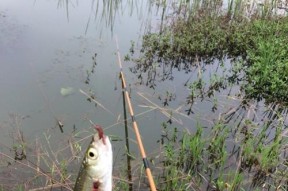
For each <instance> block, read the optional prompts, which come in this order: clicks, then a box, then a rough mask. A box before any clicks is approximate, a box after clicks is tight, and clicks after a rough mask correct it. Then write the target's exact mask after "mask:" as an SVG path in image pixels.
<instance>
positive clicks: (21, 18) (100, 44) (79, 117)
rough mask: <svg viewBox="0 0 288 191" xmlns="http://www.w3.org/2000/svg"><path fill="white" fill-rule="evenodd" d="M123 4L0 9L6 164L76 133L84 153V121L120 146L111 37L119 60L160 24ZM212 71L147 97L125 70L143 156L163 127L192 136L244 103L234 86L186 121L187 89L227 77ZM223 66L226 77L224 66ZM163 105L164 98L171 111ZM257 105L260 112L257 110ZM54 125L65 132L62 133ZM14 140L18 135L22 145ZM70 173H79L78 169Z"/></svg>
mask: <svg viewBox="0 0 288 191" xmlns="http://www.w3.org/2000/svg"><path fill="white" fill-rule="evenodd" d="M129 2H130V1H128V2H125V3H121V5H120V6H119V8H118V9H114V10H112V12H109V9H106V8H105V6H104V5H103V4H101V3H100V5H98V9H97V5H96V2H95V1H93V0H91V1H85V2H84V1H81V2H80V1H76V0H75V1H64V0H63V1H61V0H59V1H56V0H54V1H53V0H38V1H34V0H25V1H17V0H1V1H0V89H1V91H0V97H1V100H0V131H1V133H0V145H1V149H0V151H1V152H5V153H7V154H8V155H9V156H12V158H13V157H14V156H13V152H11V148H12V146H13V144H15V143H17V142H19V139H22V141H24V142H25V144H27V145H33V144H34V143H35V140H38V139H39V140H40V141H43V143H46V144H47V140H50V138H47V136H48V137H49V136H52V137H51V140H53V141H51V140H50V142H51V147H52V148H54V149H55V150H58V149H57V148H62V147H65V144H67V142H65V141H63V140H67V139H69V137H70V136H71V134H74V133H75V132H76V133H79V135H77V138H79V139H80V140H81V139H82V138H83V139H84V140H82V142H81V144H83V145H84V146H85V143H86V144H87V142H89V141H88V140H87V137H86V136H89V135H91V134H92V133H93V130H92V129H91V123H90V120H91V121H92V122H93V123H97V124H100V125H101V126H103V127H104V130H105V132H106V134H108V135H112V136H115V137H117V138H119V139H120V140H124V138H125V135H124V128H123V124H122V123H121V120H122V119H123V108H122V97H121V96H122V94H121V84H120V80H119V78H118V74H119V67H118V64H117V57H116V44H115V37H116V36H117V38H118V41H119V46H120V52H121V54H122V60H123V58H124V56H125V55H126V54H127V53H128V52H129V49H130V46H131V40H132V41H134V42H136V47H137V46H139V45H140V44H141V36H142V35H143V34H144V32H145V30H146V29H147V28H149V27H150V26H152V27H154V28H159V25H160V18H161V11H159V10H158V9H157V7H150V5H149V4H148V3H146V2H145V1H144V2H143V1H140V2H138V4H131V3H129ZM67 3H68V4H67ZM134 3H135V2H134ZM96 10H98V12H97V13H96ZM110 11H111V10H110ZM136 51H138V50H137V48H136ZM95 63H96V64H95ZM200 65H201V63H200ZM219 65H220V63H219V62H218V61H215V63H214V64H212V65H211V66H210V67H209V68H207V69H206V70H205V71H200V70H199V68H195V69H193V70H192V72H190V73H186V72H185V70H181V71H178V70H177V69H172V70H171V71H172V73H173V74H172V75H171V76H173V79H172V78H171V80H165V81H161V80H156V82H155V83H156V87H155V88H154V89H153V88H149V86H146V85H145V82H144V83H143V84H141V83H140V80H139V79H138V78H137V75H135V74H134V73H132V72H130V69H129V68H130V67H133V66H134V64H133V63H132V62H123V67H124V73H125V75H126V78H127V84H128V85H129V88H128V89H129V91H131V99H132V102H133V106H134V109H135V114H136V115H138V116H137V117H136V118H137V121H138V123H139V127H140V132H141V135H142V138H143V143H144V146H145V148H147V152H148V153H151V152H153V151H155V150H156V149H157V148H158V143H157V140H159V139H160V135H161V133H162V132H161V130H162V129H161V124H162V123H163V122H167V121H169V119H171V118H172V122H173V123H172V126H175V127H178V128H180V129H187V130H189V131H191V132H193V131H194V130H195V124H196V123H197V121H198V122H201V123H202V125H203V126H207V127H209V126H211V125H212V124H213V123H214V122H215V120H217V119H219V118H220V117H221V114H223V113H225V112H229V111H231V109H233V108H236V107H237V106H238V105H239V103H240V102H241V100H239V99H238V98H236V97H233V96H234V94H236V93H237V92H238V91H239V87H237V86H235V87H233V88H232V89H229V90H224V91H221V93H219V92H218V93H216V95H215V96H216V97H218V99H217V110H216V111H212V108H213V105H214V103H213V98H211V99H205V100H204V101H201V99H199V100H196V101H195V103H194V105H193V113H191V114H190V115H187V109H189V105H188V106H187V104H186V98H187V95H189V91H190V90H188V87H187V86H185V83H186V82H187V81H188V82H191V81H193V80H195V79H197V77H198V76H199V73H201V75H203V79H204V80H206V81H209V79H210V77H211V75H212V74H213V73H215V71H217V73H218V74H222V73H225V71H223V68H221V67H220V66H219ZM225 66H226V68H228V70H229V60H228V59H227V60H226V62H225ZM92 70H93V72H92ZM157 70H165V69H163V68H159V69H157ZM143 75H144V74H143ZM87 80H88V81H87ZM144 81H145V79H144ZM61 88H68V89H69V88H70V89H71V88H72V91H71V92H68V94H69V95H66V96H64V95H62V94H63V91H62V94H61ZM80 89H81V90H83V91H84V92H86V93H87V94H90V93H93V95H94V96H95V100H96V101H97V102H99V103H101V105H102V106H103V107H102V106H100V104H98V105H97V106H96V105H95V103H93V102H89V101H87V96H86V95H84V94H83V93H81V92H80V91H79V90H80ZM62 90H63V89H62ZM229 92H233V93H231V94H230V95H231V96H227V94H228V93H229ZM165 98H167V99H168V100H169V98H171V101H168V102H167V104H168V105H166V103H165ZM164 103H165V104H164ZM164 105H165V107H163V106H164ZM257 105H258V108H261V107H264V104H263V103H257ZM104 107H105V109H104ZM260 110H261V109H260ZM237 112H240V111H237ZM254 112H256V110H255V108H253V107H252V106H251V111H250V112H248V113H246V114H245V115H246V117H251V118H253V117H252V114H255V113H254ZM171 113H173V114H172V115H171ZM240 113H241V112H240ZM251 113H252V114H251ZM250 114H251V116H250ZM58 121H60V122H61V123H63V125H64V126H63V133H61V131H60V129H59V127H58V123H57V122H58ZM19 130H20V132H23V135H20V136H19ZM129 133H130V139H131V140H132V141H131V144H132V145H131V146H132V153H133V154H134V155H136V156H137V157H139V152H138V150H137V145H136V143H135V136H134V133H133V130H132V128H130V131H129ZM20 134H21V133H20ZM45 135H46V138H45ZM85 137H86V138H85ZM89 140H90V139H89ZM48 142H49V141H48ZM83 142H84V143H83ZM114 143H115V144H113V143H112V144H113V145H114V151H115V153H117V154H115V159H116V161H118V162H116V163H117V164H118V165H121V160H122V158H123V157H122V155H123V153H121V152H120V151H124V150H125V145H124V144H125V143H124V141H119V142H114ZM31 150H32V149H31ZM51 150H53V149H51ZM84 150H85V149H84ZM28 157H29V155H28ZM73 170H74V172H75V173H77V170H78V167H77V168H75V169H73Z"/></svg>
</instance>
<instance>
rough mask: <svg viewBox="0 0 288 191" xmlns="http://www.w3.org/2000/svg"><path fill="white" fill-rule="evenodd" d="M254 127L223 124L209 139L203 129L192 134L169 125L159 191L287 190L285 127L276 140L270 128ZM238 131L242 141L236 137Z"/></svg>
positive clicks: (165, 129) (160, 161)
mask: <svg viewBox="0 0 288 191" xmlns="http://www.w3.org/2000/svg"><path fill="white" fill-rule="evenodd" d="M251 125H252V122H251V121H248V120H247V121H246V122H245V123H243V125H242V126H241V127H240V128H239V129H237V128H233V126H231V125H226V124H225V123H223V122H221V121H219V122H218V123H216V124H215V125H214V126H213V127H212V131H211V132H210V133H209V134H208V135H205V136H204V135H203V127H202V126H201V125H199V124H198V127H197V130H196V132H195V133H192V134H191V133H189V132H186V131H184V132H178V131H177V129H175V128H173V126H167V125H164V126H163V136H162V140H161V141H160V142H161V144H162V149H163V150H162V152H161V157H160V160H159V163H158V165H161V166H162V169H163V172H162V171H161V173H158V176H157V182H158V186H159V190H175V189H177V188H178V189H177V190H187V189H188V190H189V189H192V190H214V189H216V190H247V189H248V190H257V189H260V190H261V189H262V188H265V189H268V190H274V189H275V188H279V189H283V190H285V189H287V184H286V182H287V181H288V179H287V175H286V174H287V173H288V166H287V164H286V165H283V162H284V161H285V157H284V156H283V154H284V151H285V148H284V147H285V144H287V141H288V140H287V138H285V137H283V136H281V134H280V132H281V129H283V126H282V125H283V123H281V122H279V124H278V126H276V127H275V128H276V129H275V131H274V132H273V133H274V135H270V136H267V131H268V127H269V125H268V124H264V125H263V126H262V125H260V126H257V125H252V126H253V128H252V126H251ZM234 131H236V135H237V136H235V137H231V134H232V132H234ZM228 145H230V149H229V147H228ZM233 145H234V148H237V149H231V148H232V146H233ZM156 166H157V165H156Z"/></svg>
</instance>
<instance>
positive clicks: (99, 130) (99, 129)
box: [94, 125, 106, 145]
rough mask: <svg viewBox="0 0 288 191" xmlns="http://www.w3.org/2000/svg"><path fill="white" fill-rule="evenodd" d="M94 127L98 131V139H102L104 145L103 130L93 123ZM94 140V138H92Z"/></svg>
mask: <svg viewBox="0 0 288 191" xmlns="http://www.w3.org/2000/svg"><path fill="white" fill-rule="evenodd" d="M94 128H95V129H96V130H97V132H98V138H99V140H102V142H103V144H104V145H106V141H105V137H106V136H105V135H104V131H103V129H102V127H101V126H100V125H95V126H94ZM94 141H95V139H94Z"/></svg>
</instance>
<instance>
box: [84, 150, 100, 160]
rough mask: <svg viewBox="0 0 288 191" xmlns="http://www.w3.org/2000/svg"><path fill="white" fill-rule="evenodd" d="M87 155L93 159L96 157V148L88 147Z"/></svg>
mask: <svg viewBox="0 0 288 191" xmlns="http://www.w3.org/2000/svg"><path fill="white" fill-rule="evenodd" d="M87 157H88V158H90V159H93V160H95V159H96V158H97V157H98V153H97V150H96V149H94V148H90V149H89V150H88V152H87Z"/></svg>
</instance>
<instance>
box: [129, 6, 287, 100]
mask: <svg viewBox="0 0 288 191" xmlns="http://www.w3.org/2000/svg"><path fill="white" fill-rule="evenodd" d="M203 2H204V1H203ZM203 2H202V3H201V2H200V1H197V3H196V4H195V5H194V6H195V7H198V9H197V11H196V13H197V14H196V13H195V10H194V9H195V7H194V9H193V10H194V12H191V10H190V9H188V10H186V11H187V14H188V15H189V16H186V15H187V14H184V15H181V14H180V15H179V14H175V15H173V16H174V17H173V19H171V20H168V21H167V24H166V25H163V28H161V30H160V31H161V32H160V33H159V32H148V33H146V35H144V37H143V42H142V47H141V50H140V56H138V57H136V58H135V57H134V58H133V57H132V56H127V58H128V60H129V58H130V59H132V60H133V61H134V62H135V63H136V66H135V67H134V68H133V70H132V71H133V72H135V73H140V74H142V73H147V74H149V73H151V72H152V71H155V66H156V67H157V66H161V65H165V66H171V68H184V70H185V69H187V72H189V69H190V68H191V67H193V66H194V67H196V66H197V62H198V61H199V60H200V61H203V62H205V63H207V64H209V63H212V62H213V61H215V60H223V59H224V58H230V59H231V61H232V67H234V65H235V66H237V65H239V64H240V66H237V68H236V69H235V70H234V73H233V74H232V76H240V73H244V75H243V76H242V77H241V79H237V80H238V81H240V82H239V84H240V86H241V90H242V93H243V94H244V95H245V99H246V98H247V99H255V100H258V101H260V100H263V99H264V100H265V101H266V103H277V104H280V105H284V106H287V105H288V78H287V76H288V59H287V58H288V51H287V48H288V38H287V33H288V18H287V17H278V16H275V15H274V12H273V11H272V10H273V7H275V2H274V1H271V3H270V4H265V5H263V6H262V8H263V9H259V10H258V9H257V10H258V12H255V11H254V12H253V14H251V15H250V17H249V18H246V17H243V15H244V12H239V11H241V10H242V9H243V10H242V11H244V8H239V6H241V5H242V4H243V2H242V4H240V1H230V3H231V4H233V5H231V6H232V7H234V9H232V13H233V17H231V14H232V13H231V10H230V9H231V8H230V9H229V10H230V11H228V12H221V11H220V10H219V6H217V5H214V4H213V3H212V2H210V1H207V2H208V3H207V4H205V3H203ZM209 2H210V4H209ZM244 2H245V1H244ZM200 5H201V6H202V7H201V6H200ZM199 6H200V8H199ZM203 6H204V7H203ZM242 6H244V4H243V5H242ZM269 6H270V7H269ZM269 10H270V11H269ZM192 13H193V14H192ZM133 47H134V45H133ZM133 49H134V48H133ZM143 75H144V74H142V76H141V79H142V78H143ZM216 76H217V75H216ZM232 76H226V78H224V79H221V81H220V82H221V83H218V84H214V85H213V84H212V85H211V87H212V88H211V91H210V93H212V92H213V91H214V90H215V91H218V90H219V87H220V88H222V89H224V88H226V87H225V85H226V84H227V83H231V78H232ZM147 78H149V76H147ZM154 81H155V79H154V80H151V79H150V80H147V85H148V86H150V87H154V86H155V84H154ZM198 82H200V81H198ZM198 82H192V84H191V85H190V88H191V89H192V91H193V90H195V89H198V90H199V91H201V88H202V87H203V86H201V83H202V82H200V83H198ZM214 83H215V82H214ZM199 85H200V86H199ZM193 92H194V91H193ZM196 96H197V95H196ZM190 97H191V98H192V99H191V101H192V102H193V98H195V95H191V96H190Z"/></svg>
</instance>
